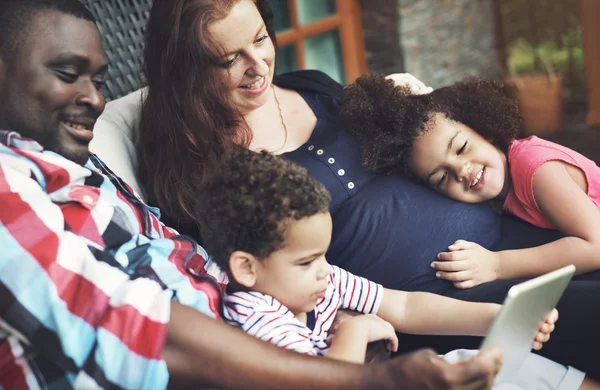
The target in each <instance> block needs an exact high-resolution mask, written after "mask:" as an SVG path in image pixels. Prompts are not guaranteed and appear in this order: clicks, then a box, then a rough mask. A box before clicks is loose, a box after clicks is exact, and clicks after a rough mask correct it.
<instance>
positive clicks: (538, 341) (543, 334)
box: [533, 309, 558, 350]
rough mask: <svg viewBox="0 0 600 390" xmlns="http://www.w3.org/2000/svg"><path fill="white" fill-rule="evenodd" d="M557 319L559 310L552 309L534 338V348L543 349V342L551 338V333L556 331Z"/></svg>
mask: <svg viewBox="0 0 600 390" xmlns="http://www.w3.org/2000/svg"><path fill="white" fill-rule="evenodd" d="M557 320H558V310H556V309H552V311H551V312H550V314H548V316H547V317H546V321H544V323H543V324H542V326H541V327H540V330H539V331H538V333H537V335H536V336H535V339H534V340H533V349H536V350H537V349H542V346H543V344H544V343H545V342H546V341H548V340H549V339H550V333H552V332H553V331H554V324H555V323H556V321H557Z"/></svg>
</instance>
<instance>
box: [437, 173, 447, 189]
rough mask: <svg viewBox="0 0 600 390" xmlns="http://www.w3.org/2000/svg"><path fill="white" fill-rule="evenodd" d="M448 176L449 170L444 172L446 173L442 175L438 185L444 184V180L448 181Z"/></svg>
mask: <svg viewBox="0 0 600 390" xmlns="http://www.w3.org/2000/svg"><path fill="white" fill-rule="evenodd" d="M446 176H448V172H444V174H443V175H442V177H441V178H440V180H439V181H438V184H437V185H438V187H440V186H441V185H442V184H444V181H446Z"/></svg>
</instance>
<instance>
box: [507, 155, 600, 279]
mask: <svg viewBox="0 0 600 390" xmlns="http://www.w3.org/2000/svg"><path fill="white" fill-rule="evenodd" d="M569 168H573V169H572V172H571V173H569V171H568V170H567V169H569ZM572 175H574V176H572ZM578 175H579V176H580V177H579V176H578ZM574 177H575V178H576V179H574ZM576 180H577V181H576ZM578 182H581V183H578ZM581 186H584V187H587V183H586V182H585V176H584V175H583V173H582V172H581V171H580V170H579V169H578V168H576V167H572V166H571V165H568V164H566V163H563V162H561V161H549V162H546V163H544V164H542V165H541V166H540V167H539V168H538V169H537V171H536V173H535V175H534V176H533V194H534V196H535V200H536V202H537V204H538V206H539V207H540V210H542V212H543V213H544V214H545V215H546V216H547V217H548V219H550V220H551V221H552V223H554V225H555V226H556V227H557V228H558V229H559V230H560V231H562V232H563V233H564V234H565V235H567V236H568V237H564V238H561V239H559V240H556V241H554V242H551V243H549V244H545V245H541V246H538V247H535V248H528V249H520V250H507V251H502V252H498V254H499V262H498V265H499V268H498V277H499V278H502V279H508V278H515V277H526V276H536V275H541V274H544V273H546V272H549V271H552V270H555V269H557V268H560V267H562V266H565V265H568V264H574V265H575V267H576V268H577V273H583V272H588V271H593V270H597V269H600V211H599V210H598V207H597V206H596V205H595V204H594V202H592V200H591V199H590V198H589V197H588V195H587V193H586V192H587V191H585V190H584V189H582V187H581Z"/></svg>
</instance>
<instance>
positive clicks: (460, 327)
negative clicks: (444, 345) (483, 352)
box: [377, 289, 502, 336]
mask: <svg viewBox="0 0 600 390" xmlns="http://www.w3.org/2000/svg"><path fill="white" fill-rule="evenodd" d="M501 307H502V306H501V305H497V304H493V303H475V302H466V301H461V300H458V299H452V298H448V297H444V296H441V295H436V294H431V293H425V292H405V291H397V290H390V289H385V290H384V293H383V298H382V300H381V305H380V306H379V310H378V311H377V315H378V316H380V317H381V318H383V319H384V320H386V321H388V322H390V323H391V324H392V325H393V326H394V328H396V330H398V331H400V332H404V333H414V334H432V335H433V334H437V335H444V334H446V335H473V336H483V335H485V334H487V331H488V330H489V328H490V326H491V325H492V322H493V320H494V318H495V317H496V315H497V314H498V312H499V311H500V308H501Z"/></svg>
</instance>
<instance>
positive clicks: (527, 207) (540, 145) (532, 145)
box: [503, 136, 600, 229]
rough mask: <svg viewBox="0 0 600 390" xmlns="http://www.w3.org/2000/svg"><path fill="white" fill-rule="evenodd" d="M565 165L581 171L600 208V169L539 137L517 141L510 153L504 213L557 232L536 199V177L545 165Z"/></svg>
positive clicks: (589, 193)
mask: <svg viewBox="0 0 600 390" xmlns="http://www.w3.org/2000/svg"><path fill="white" fill-rule="evenodd" d="M551 160H560V161H564V162H565V163H567V164H571V165H573V166H576V167H578V168H579V169H581V171H582V172H583V173H584V175H585V178H586V180H587V183H588V193H587V194H588V196H589V197H590V198H591V199H592V201H593V202H594V203H595V204H596V206H599V205H600V168H599V167H598V166H597V165H596V163H595V162H593V161H592V160H590V159H588V158H587V157H584V156H583V155H581V154H579V153H577V152H576V151H574V150H571V149H569V148H566V147H564V146H561V145H558V144H555V143H554V142H550V141H546V140H543V139H541V138H538V137H536V136H532V137H529V138H526V139H521V140H515V141H513V143H512V144H511V145H510V148H509V149H508V164H509V167H510V175H511V179H512V188H511V189H510V191H509V193H508V195H507V197H506V200H505V202H504V206H503V209H504V211H507V212H509V213H511V214H513V215H515V216H516V217H518V218H521V219H522V220H524V221H526V222H529V223H530V224H532V225H535V226H538V227H542V228H546V229H556V226H555V225H554V224H553V223H552V222H551V221H550V220H549V219H548V218H547V217H546V216H545V215H544V214H543V213H542V211H541V210H540V208H539V207H538V204H537V202H536V201H535V196H534V195H533V175H534V174H535V172H536V170H537V169H538V168H539V167H540V166H541V165H542V164H543V163H545V162H547V161H551Z"/></svg>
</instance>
